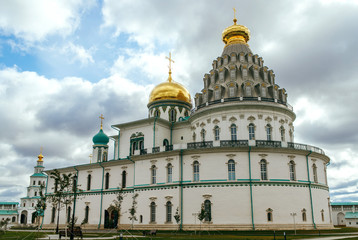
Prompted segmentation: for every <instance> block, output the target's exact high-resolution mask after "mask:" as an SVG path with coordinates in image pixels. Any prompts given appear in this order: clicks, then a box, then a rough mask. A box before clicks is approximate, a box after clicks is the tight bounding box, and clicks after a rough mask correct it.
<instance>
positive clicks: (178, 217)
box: [174, 207, 180, 230]
mask: <svg viewBox="0 0 358 240" xmlns="http://www.w3.org/2000/svg"><path fill="white" fill-rule="evenodd" d="M174 219H175V222H176V223H177V224H178V230H180V225H179V222H180V214H179V207H177V210H176V211H175V215H174Z"/></svg>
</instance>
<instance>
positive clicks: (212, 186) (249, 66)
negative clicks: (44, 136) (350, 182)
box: [43, 19, 333, 230]
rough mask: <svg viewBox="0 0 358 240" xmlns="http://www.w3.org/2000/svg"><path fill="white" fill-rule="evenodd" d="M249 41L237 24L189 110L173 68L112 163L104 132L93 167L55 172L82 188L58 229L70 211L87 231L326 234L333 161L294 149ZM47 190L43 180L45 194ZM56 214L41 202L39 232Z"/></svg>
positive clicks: (284, 110)
mask: <svg viewBox="0 0 358 240" xmlns="http://www.w3.org/2000/svg"><path fill="white" fill-rule="evenodd" d="M249 38H250V32H249V30H248V29H247V28H246V27H245V26H242V25H238V24H237V23H236V19H234V24H233V25H232V26H229V27H227V28H226V29H225V30H224V32H223V34H222V39H223V42H224V43H225V47H224V50H223V52H222V54H221V55H220V56H219V57H218V58H217V59H215V60H214V61H213V64H212V66H213V67H212V69H211V70H210V71H209V73H207V74H205V75H204V78H203V85H204V86H203V89H202V90H201V92H199V93H197V94H196V95H195V98H194V99H195V100H194V104H195V106H193V103H192V100H191V96H190V93H189V92H188V91H187V89H186V88H185V87H183V86H182V85H181V84H179V83H177V82H175V81H174V80H173V79H172V76H171V67H170V68H169V77H168V80H167V81H165V82H163V83H161V84H159V85H158V86H156V87H155V88H154V89H153V90H152V92H151V94H150V96H149V103H148V118H145V119H140V120H137V121H133V122H128V123H120V124H114V125H112V128H114V129H115V130H116V131H117V133H116V134H115V135H113V136H111V138H112V139H114V141H115V146H114V158H113V159H112V160H109V159H108V154H109V153H108V142H109V137H108V136H107V135H106V134H105V133H104V132H103V129H102V126H101V129H100V131H99V132H98V134H97V135H96V136H94V137H93V160H94V161H93V163H91V164H84V165H75V166H69V167H66V168H61V169H59V171H60V172H61V173H72V174H75V175H76V176H77V181H76V183H77V184H78V186H79V188H81V189H82V191H81V192H78V194H77V196H78V198H77V199H76V206H75V208H74V207H73V206H71V207H69V208H68V209H61V211H60V216H59V219H60V222H59V223H60V225H65V224H66V222H67V221H68V220H69V219H70V217H69V216H70V214H72V211H75V216H76V217H77V219H78V221H77V223H81V222H86V224H85V225H84V227H86V228H112V227H116V226H118V227H119V228H131V227H133V228H135V229H178V228H182V229H184V230H194V229H200V228H201V229H211V230H214V229H215V230H237V229H242V230H250V229H290V228H294V222H295V223H296V227H297V228H298V229H314V228H318V229H324V228H331V227H332V226H333V225H332V220H331V217H330V216H331V212H330V201H329V188H328V185H327V172H326V171H327V168H326V166H327V164H328V163H329V161H330V159H329V157H328V156H326V155H325V153H324V151H323V150H321V149H320V148H317V147H313V146H309V145H305V144H299V143H296V142H294V125H293V122H294V120H295V118H296V115H295V113H294V112H293V108H292V107H291V106H290V105H289V104H288V102H287V92H286V90H285V89H284V88H280V87H279V85H277V83H276V80H275V74H274V73H273V71H272V70H270V69H268V67H266V66H265V65H264V61H263V59H262V57H259V56H258V55H256V54H253V53H252V52H251V49H250V48H249V45H248V43H247V42H248V41H249ZM171 61H172V60H171V57H169V63H170V64H171ZM51 171H52V170H47V171H45V172H46V173H47V174H48V175H50V172H51ZM54 185H55V182H54V181H53V179H52V178H48V181H47V189H46V194H48V195H51V194H53V192H54V189H55V186H54ZM120 189H122V191H123V192H124V194H125V196H124V200H123V203H122V206H121V211H120V212H117V211H116V210H115V209H114V208H113V207H111V205H112V204H113V200H114V199H115V198H116V195H117V194H118V192H119V191H120ZM135 195H137V197H136V198H135V199H136V202H137V203H138V204H137V205H136V213H135V215H136V218H137V220H135V221H131V220H130V211H129V209H130V208H131V207H132V203H133V198H132V197H133V196H135ZM200 213H204V214H202V217H203V218H202V222H200V221H199V220H198V215H200ZM56 214H57V211H56V206H52V205H51V204H48V206H47V209H46V211H45V216H44V222H43V227H44V228H55V226H56V224H57V222H56V219H57V215H56ZM118 216H120V217H119V220H117V219H118V218H117V217H118ZM175 216H176V217H178V216H179V218H180V219H179V218H177V220H179V221H176V219H175Z"/></svg>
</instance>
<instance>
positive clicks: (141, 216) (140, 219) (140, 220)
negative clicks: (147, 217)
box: [139, 215, 143, 223]
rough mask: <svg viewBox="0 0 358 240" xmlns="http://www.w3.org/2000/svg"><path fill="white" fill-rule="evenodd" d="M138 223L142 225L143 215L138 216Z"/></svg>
mask: <svg viewBox="0 0 358 240" xmlns="http://www.w3.org/2000/svg"><path fill="white" fill-rule="evenodd" d="M139 223H143V215H140V216H139Z"/></svg>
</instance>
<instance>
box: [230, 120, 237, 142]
mask: <svg viewBox="0 0 358 240" xmlns="http://www.w3.org/2000/svg"><path fill="white" fill-rule="evenodd" d="M230 132H231V141H236V140H237V135H236V134H237V132H236V125H235V124H231V127H230Z"/></svg>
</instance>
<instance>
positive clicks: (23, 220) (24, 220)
mask: <svg viewBox="0 0 358 240" xmlns="http://www.w3.org/2000/svg"><path fill="white" fill-rule="evenodd" d="M20 223H21V224H27V211H22V212H21V218H20Z"/></svg>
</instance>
